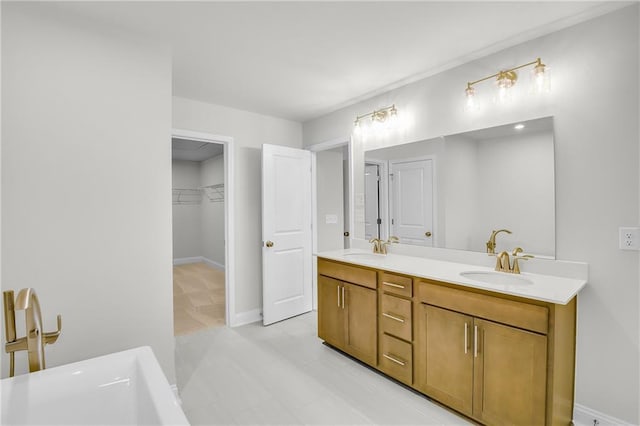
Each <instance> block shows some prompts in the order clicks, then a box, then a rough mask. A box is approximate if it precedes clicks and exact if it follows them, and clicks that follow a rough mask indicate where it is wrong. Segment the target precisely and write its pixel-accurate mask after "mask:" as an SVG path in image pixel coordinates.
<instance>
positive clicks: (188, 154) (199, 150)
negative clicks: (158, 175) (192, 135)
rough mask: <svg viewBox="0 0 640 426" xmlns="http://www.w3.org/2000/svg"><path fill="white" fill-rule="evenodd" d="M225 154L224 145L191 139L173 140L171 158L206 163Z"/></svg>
mask: <svg viewBox="0 0 640 426" xmlns="http://www.w3.org/2000/svg"><path fill="white" fill-rule="evenodd" d="M223 152H224V145H223V144H218V143H209V142H198V141H194V140H190V139H180V138H172V139H171V158H172V159H174V160H185V161H204V160H208V159H209V158H213V157H215V156H216V155H220V154H222V153H223Z"/></svg>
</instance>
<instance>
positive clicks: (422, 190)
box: [354, 117, 555, 258]
mask: <svg viewBox="0 0 640 426" xmlns="http://www.w3.org/2000/svg"><path fill="white" fill-rule="evenodd" d="M354 161H357V162H358V164H357V165H356V164H354V170H355V171H357V173H359V174H360V173H362V174H363V175H364V178H363V179H355V180H354V185H355V187H354V193H355V194H356V195H355V196H356V199H355V204H354V205H355V208H356V215H355V217H354V225H355V229H354V237H355V238H366V239H370V238H374V237H379V238H382V239H387V238H388V237H389V236H390V235H395V236H397V237H398V238H399V239H400V243H401V244H412V245H423V246H432V247H442V248H449V249H459V250H467V251H485V249H486V245H485V243H486V241H487V240H488V238H489V235H490V233H491V231H492V230H497V229H503V228H506V229H509V230H510V231H511V232H512V233H511V234H510V235H507V234H501V235H500V237H499V238H498V241H497V242H498V247H497V248H498V249H500V250H511V249H513V248H515V247H518V246H519V247H522V248H524V250H525V252H526V253H530V254H533V255H536V256H539V257H550V258H554V257H555V179H554V137H553V118H551V117H545V118H540V119H535V120H530V121H526V122H519V123H511V124H508V125H503V126H498V127H492V128H486V129H480V130H475V131H472V132H467V133H460V134H456V135H449V136H443V137H439V138H435V139H431V140H425V141H419V142H414V143H407V144H400V145H394V146H390V147H385V148H380V149H375V150H366V148H365V150H364V151H363V152H361V155H360V159H359V160H358V159H356V158H354Z"/></svg>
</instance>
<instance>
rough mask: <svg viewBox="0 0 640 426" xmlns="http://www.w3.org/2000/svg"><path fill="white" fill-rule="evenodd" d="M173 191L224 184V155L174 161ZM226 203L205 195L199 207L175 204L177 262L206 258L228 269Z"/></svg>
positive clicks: (174, 224)
mask: <svg viewBox="0 0 640 426" xmlns="http://www.w3.org/2000/svg"><path fill="white" fill-rule="evenodd" d="M172 166H173V167H172V176H173V184H172V185H173V188H194V189H197V188H201V187H203V186H207V185H214V184H224V155H218V156H216V157H213V158H210V159H208V160H205V161H182V160H173V161H172ZM224 206H225V204H224V202H220V201H215V202H213V201H211V200H210V198H209V196H208V195H207V194H206V192H205V193H203V194H202V196H201V197H200V203H199V204H174V205H173V259H174V260H176V259H184V258H189V257H203V258H204V259H206V260H208V261H210V262H213V263H214V264H215V265H216V266H219V267H224V265H225V251H224V231H225V218H224Z"/></svg>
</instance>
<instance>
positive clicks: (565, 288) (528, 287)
mask: <svg viewBox="0 0 640 426" xmlns="http://www.w3.org/2000/svg"><path fill="white" fill-rule="evenodd" d="M315 255H316V256H318V257H322V258H325V259H333V260H338V261H340V262H347V263H353V264H355V265H361V266H368V267H370V268H376V269H383V270H385V271H389V272H397V273H400V274H405V275H411V276H414V277H420V278H428V279H432V280H437V281H443V282H447V283H451V284H457V285H461V286H464V287H472V288H477V289H481V290H488V291H495V292H497V293H503V294H510V295H512V296H519V297H525V298H527V299H533V300H540V301H544V302H550V303H556V304H560V305H566V304H567V303H569V302H570V301H571V299H573V297H574V296H575V295H576V294H578V292H579V291H580V290H581V289H582V288H583V287H584V286H585V285H586V284H587V281H586V280H584V279H574V278H564V277H556V276H552V275H541V274H532V273H527V272H522V273H521V274H520V275H519V276H520V277H522V278H525V279H527V280H528V281H529V282H526V283H517V284H495V283H489V282H482V281H476V280H475V279H470V278H467V277H464V276H462V275H460V273H461V272H467V271H473V272H481V273H494V272H495V271H494V270H493V268H489V267H486V266H478V265H470V264H466V263H457V262H448V261H444V260H435V259H428V258H423V257H413V256H406V255H399V254H392V253H390V254H387V255H378V254H373V253H371V251H365V250H361V249H345V250H334V251H325V252H320V253H316V254H315ZM496 274H504V275H507V276H513V274H509V273H505V272H501V273H497V272H496ZM517 276H518V275H516V277H517Z"/></svg>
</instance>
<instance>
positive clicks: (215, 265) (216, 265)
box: [202, 256, 224, 271]
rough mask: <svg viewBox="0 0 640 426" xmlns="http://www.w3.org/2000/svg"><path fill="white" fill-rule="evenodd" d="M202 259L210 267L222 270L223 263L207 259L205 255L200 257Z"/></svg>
mask: <svg viewBox="0 0 640 426" xmlns="http://www.w3.org/2000/svg"><path fill="white" fill-rule="evenodd" d="M202 261H203V262H204V263H206V264H207V265H209V266H211V267H212V268H216V269H221V270H223V271H224V265H223V264H222V263H218V262H216V261H215V260H211V259H207V258H206V257H204V256H203V257H202Z"/></svg>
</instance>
